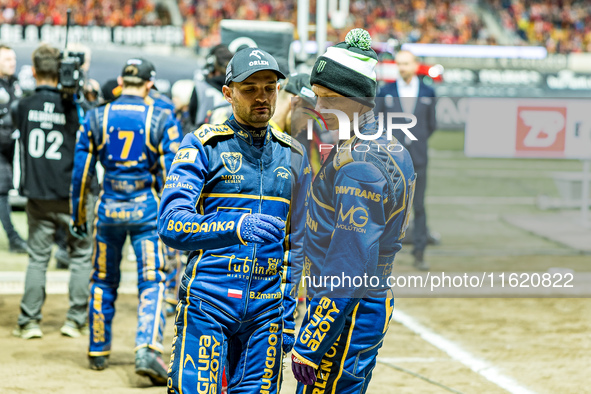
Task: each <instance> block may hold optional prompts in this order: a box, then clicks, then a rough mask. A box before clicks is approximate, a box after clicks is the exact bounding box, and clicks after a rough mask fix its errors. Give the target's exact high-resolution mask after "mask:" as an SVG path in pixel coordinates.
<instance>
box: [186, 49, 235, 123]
mask: <svg viewBox="0 0 591 394" xmlns="http://www.w3.org/2000/svg"><path fill="white" fill-rule="evenodd" d="M230 59H232V52H230V50H229V49H228V47H227V46H225V45H223V44H219V45H216V46H214V47H213V48H211V50H210V51H209V55H208V56H207V58H206V65H205V70H204V71H205V72H206V73H207V74H205V73H204V74H197V77H196V78H195V88H194V89H193V93H192V94H191V99H190V101H189V116H190V118H191V123H192V124H193V125H194V126H195V129H198V128H199V127H200V126H201V125H202V124H204V123H205V119H206V117H207V114H208V112H209V111H213V110H214V109H215V108H217V107H219V106H220V105H223V106H226V105H227V103H226V99H224V95H223V94H222V87H223V86H224V83H225V81H226V67H227V66H228V63H229V62H230Z"/></svg>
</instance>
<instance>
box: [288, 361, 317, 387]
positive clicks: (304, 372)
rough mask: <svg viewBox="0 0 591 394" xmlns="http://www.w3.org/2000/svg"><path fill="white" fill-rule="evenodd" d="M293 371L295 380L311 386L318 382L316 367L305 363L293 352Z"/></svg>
mask: <svg viewBox="0 0 591 394" xmlns="http://www.w3.org/2000/svg"><path fill="white" fill-rule="evenodd" d="M291 371H292V372H293V377H294V378H295V380H297V381H298V382H301V383H303V384H304V385H306V386H311V385H313V384H314V383H315V382H316V371H315V370H314V368H313V367H311V366H310V365H307V364H304V362H303V361H302V360H300V359H299V358H297V357H296V356H294V355H293V354H292V355H291Z"/></svg>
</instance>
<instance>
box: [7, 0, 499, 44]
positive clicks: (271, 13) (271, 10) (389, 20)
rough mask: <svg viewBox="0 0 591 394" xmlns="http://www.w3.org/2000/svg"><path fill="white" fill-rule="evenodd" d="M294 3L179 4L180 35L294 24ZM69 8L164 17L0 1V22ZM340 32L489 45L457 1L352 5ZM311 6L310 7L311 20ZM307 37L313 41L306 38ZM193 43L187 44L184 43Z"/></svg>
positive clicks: (62, 15) (67, 0)
mask: <svg viewBox="0 0 591 394" xmlns="http://www.w3.org/2000/svg"><path fill="white" fill-rule="evenodd" d="M296 5H297V2H296V1H295V0H287V1H280V0H262V1H253V0H247V1H242V0H205V1H195V0H179V1H178V6H179V10H180V13H181V15H182V16H183V18H185V32H186V33H187V34H188V35H190V36H191V37H194V39H195V41H196V42H198V43H199V46H200V47H205V48H209V47H212V46H213V45H216V44H218V43H219V42H220V36H219V23H220V21H221V20H222V19H225V18H232V19H247V20H270V21H286V22H291V23H293V24H294V25H295V24H296V17H297V12H296ZM68 8H72V11H73V18H74V22H75V23H76V24H78V25H97V26H135V25H165V24H168V23H169V17H168V15H167V13H166V12H165V11H164V10H163V8H162V7H160V8H159V7H157V6H156V5H155V2H154V1H152V0H105V1H97V0H90V1H85V2H75V1H71V0H48V1H45V0H43V1H42V0H23V1H21V0H0V23H13V24H23V25H43V24H52V25H64V24H65V23H66V10H67V9H68ZM349 11H350V14H349V17H348V19H347V20H346V21H345V24H344V26H343V27H342V29H336V28H333V27H329V32H328V39H329V41H333V42H335V41H340V40H342V39H344V35H345V33H346V32H347V31H349V30H350V29H351V28H353V27H364V28H369V32H370V33H371V34H372V37H375V40H376V41H378V42H380V41H386V40H387V39H389V38H397V39H398V40H400V41H403V42H421V43H446V44H467V43H490V42H489V41H490V40H491V38H489V36H488V34H487V31H486V29H485V28H484V26H483V23H482V21H481V20H480V18H479V17H478V16H477V14H476V13H475V12H474V11H473V10H472V8H471V6H470V5H467V4H466V3H465V2H463V1H449V0H434V1H425V0H401V1H397V2H396V6H395V7H392V5H391V3H390V2H388V1H385V0H368V1H352V2H351V4H350V10H349ZM315 12H316V4H315V2H311V4H310V13H311V15H310V17H311V20H312V21H313V20H314V18H315ZM311 39H314V37H313V36H312V37H311ZM189 41H191V42H192V41H193V40H189Z"/></svg>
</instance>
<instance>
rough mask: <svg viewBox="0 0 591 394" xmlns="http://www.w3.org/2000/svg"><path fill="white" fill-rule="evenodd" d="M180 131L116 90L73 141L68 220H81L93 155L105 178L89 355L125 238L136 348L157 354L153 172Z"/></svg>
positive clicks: (97, 352)
mask: <svg viewBox="0 0 591 394" xmlns="http://www.w3.org/2000/svg"><path fill="white" fill-rule="evenodd" d="M179 143H180V133H179V131H178V130H177V128H176V126H175V124H174V122H173V120H172V117H171V116H170V115H169V114H168V113H166V112H163V111H162V110H160V109H158V108H156V107H154V106H153V105H148V104H146V102H145V101H144V98H143V97H139V96H128V95H123V96H121V97H119V98H117V99H116V100H115V101H113V102H112V103H109V104H106V105H104V106H101V107H98V108H96V109H94V110H92V111H91V112H89V113H88V115H87V117H86V120H85V122H84V124H83V126H82V129H81V132H80V133H79V137H78V141H77V144H76V152H75V160H74V171H73V174H72V188H71V201H72V220H73V223H74V224H75V225H82V224H83V223H85V221H86V214H85V207H86V204H85V198H86V197H85V193H84V189H85V187H86V182H87V180H88V179H91V178H90V177H92V176H94V169H95V164H96V160H97V158H98V159H99V160H100V162H101V164H102V165H103V167H104V168H105V177H104V180H103V184H102V190H101V192H100V195H99V200H98V202H97V205H96V208H95V211H96V218H95V230H94V234H93V237H94V252H93V257H92V262H93V272H92V277H91V283H90V302H89V324H90V349H89V355H90V356H102V355H108V354H109V353H110V350H111V323H112V320H113V317H114V315H115V308H114V303H115V300H116V299H117V288H118V286H119V281H120V278H121V272H120V269H119V265H120V263H121V250H122V247H123V244H124V242H125V239H126V238H127V235H130V237H131V243H132V245H133V248H134V250H135V254H136V256H137V265H138V289H139V307H138V326H137V335H136V350H137V348H140V347H144V346H148V347H150V348H153V349H155V350H158V351H162V350H163V348H162V331H163V328H164V323H165V322H164V315H163V310H162V301H163V299H164V280H165V273H164V271H163V267H164V259H163V251H162V244H161V242H160V240H159V238H158V234H157V232H156V222H157V216H156V215H157V211H158V203H159V199H158V197H157V194H156V186H157V182H156V174H158V173H162V176H166V171H167V169H168V168H170V165H171V163H172V160H173V158H174V154H175V153H176V149H177V147H178V145H179Z"/></svg>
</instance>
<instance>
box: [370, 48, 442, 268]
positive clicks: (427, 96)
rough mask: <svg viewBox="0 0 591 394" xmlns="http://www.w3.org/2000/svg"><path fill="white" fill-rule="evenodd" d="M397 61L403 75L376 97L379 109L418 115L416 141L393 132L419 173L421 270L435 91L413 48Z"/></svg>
mask: <svg viewBox="0 0 591 394" xmlns="http://www.w3.org/2000/svg"><path fill="white" fill-rule="evenodd" d="M396 64H397V65H398V71H399V73H400V78H399V79H398V80H396V81H395V82H394V83H390V84H387V85H385V86H384V87H382V88H381V89H380V91H379V92H378V94H377V97H383V99H381V100H380V99H378V100H376V108H377V110H378V112H405V113H412V114H414V115H415V116H416V117H417V124H416V126H414V127H413V128H412V130H411V132H412V133H413V135H414V136H415V137H416V138H417V140H416V141H411V140H410V138H408V137H407V136H406V135H404V134H403V133H402V131H400V130H397V131H394V132H393V135H394V136H395V137H396V138H397V139H398V141H399V142H400V143H401V144H402V145H404V146H405V147H406V148H407V149H408V151H409V152H410V156H411V157H412V161H413V164H414V168H415V172H416V173H417V183H416V189H415V197H414V215H415V217H414V232H413V234H412V235H413V237H412V238H413V252H412V254H413V256H414V258H415V261H414V263H413V266H414V267H415V268H417V269H419V270H421V271H428V270H429V264H428V263H427V262H426V261H425V258H424V254H425V248H426V247H427V241H428V230H427V215H426V212H425V189H426V188H427V162H428V156H427V151H428V149H427V148H428V147H427V140H428V139H429V137H430V136H431V134H433V132H434V131H435V127H436V119H435V91H434V90H433V88H431V87H430V86H427V85H425V84H424V83H423V82H422V81H421V80H419V78H418V77H417V70H418V62H417V59H416V57H415V56H414V55H413V54H412V53H411V52H409V51H400V52H398V53H397V54H396Z"/></svg>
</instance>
